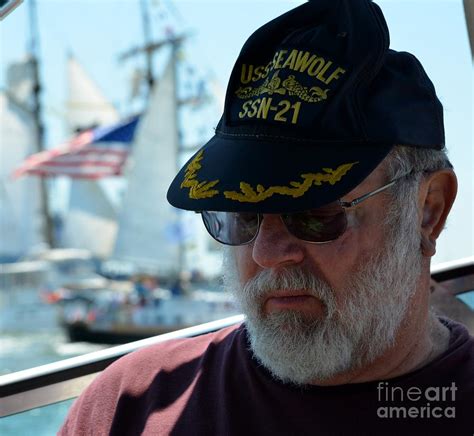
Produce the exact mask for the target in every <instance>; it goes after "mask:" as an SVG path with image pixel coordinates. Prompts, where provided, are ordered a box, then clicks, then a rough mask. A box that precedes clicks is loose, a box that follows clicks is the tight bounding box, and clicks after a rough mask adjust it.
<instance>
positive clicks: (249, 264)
mask: <svg viewBox="0 0 474 436" xmlns="http://www.w3.org/2000/svg"><path fill="white" fill-rule="evenodd" d="M252 247H253V245H252V244H250V245H242V246H240V247H235V248H234V250H235V252H234V253H235V265H236V267H237V271H238V273H239V278H240V281H241V283H244V282H246V281H248V279H250V278H252V277H253V276H254V275H255V274H256V273H257V271H258V269H259V267H258V265H257V264H256V263H255V262H254V261H253V257H252Z"/></svg>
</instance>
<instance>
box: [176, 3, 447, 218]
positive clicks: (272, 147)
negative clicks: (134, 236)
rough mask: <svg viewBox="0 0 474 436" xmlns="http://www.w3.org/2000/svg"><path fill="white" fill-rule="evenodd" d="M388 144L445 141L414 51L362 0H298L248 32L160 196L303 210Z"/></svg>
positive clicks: (351, 178)
mask: <svg viewBox="0 0 474 436" xmlns="http://www.w3.org/2000/svg"><path fill="white" fill-rule="evenodd" d="M398 144H401V145H407V146H414V147H425V148H434V149H441V148H443V146H444V127H443V109H442V105H441V103H440V102H439V100H438V98H437V97H436V92H435V89H434V87H433V84H432V83H431V81H430V79H429V78H428V76H427V74H426V73H425V71H424V69H423V67H422V66H421V64H420V62H419V61H418V60H417V59H416V58H415V57H414V56H413V55H411V54H410V53H405V52H396V51H394V50H390V49H389V33H388V28H387V25H386V23H385V19H384V17H383V14H382V11H381V10H380V8H379V7H378V6H377V5H376V4H375V3H373V2H372V1H369V0H314V1H309V2H307V3H305V4H303V5H301V6H299V7H297V8H295V9H293V10H291V11H289V12H287V13H286V14H283V15H281V16H280V17H278V18H276V19H274V20H272V21H270V22H269V23H267V24H265V25H264V26H262V27H261V28H260V29H258V30H257V31H256V32H255V33H253V34H252V35H251V36H250V38H249V39H248V40H247V42H246V43H245V45H244V46H243V48H242V50H241V53H240V55H239V57H238V59H237V62H236V64H235V66H234V69H233V71H232V74H231V77H230V80H229V85H228V88H227V94H226V100H225V106H224V114H223V115H222V118H221V120H220V122H219V124H218V126H217V128H216V132H215V135H214V137H213V138H211V140H210V141H209V142H208V143H207V144H206V145H204V147H202V148H201V149H200V150H199V151H198V152H197V153H196V154H195V155H194V156H193V157H192V158H191V159H190V160H189V161H188V162H187V163H186V164H185V165H184V167H183V168H182V169H181V171H180V172H179V173H178V175H177V176H176V178H175V179H174V181H173V182H172V184H171V186H170V188H169V190H168V201H169V202H170V203H171V204H172V205H173V206H175V207H178V208H182V209H188V210H219V211H255V212H261V213H280V212H293V211H299V210H307V209H311V208H315V207H318V206H321V205H324V204H327V203H329V202H331V201H334V200H336V199H338V198H340V197H342V196H343V195H344V194H346V193H347V192H349V191H351V190H352V189H353V188H355V187H356V186H357V185H358V184H359V183H361V182H362V181H363V180H364V179H365V178H366V177H367V176H368V175H369V174H370V173H371V172H372V171H373V170H374V169H375V167H376V166H377V165H378V164H379V163H380V162H381V161H382V160H383V159H384V157H385V156H386V155H387V154H388V153H389V151H390V150H391V149H392V147H393V146H394V145H398Z"/></svg>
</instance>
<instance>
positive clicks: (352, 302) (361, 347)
mask: <svg viewBox="0 0 474 436" xmlns="http://www.w3.org/2000/svg"><path fill="white" fill-rule="evenodd" d="M407 209H411V210H407ZM407 209H405V210H404V212H403V215H404V216H403V217H398V219H397V221H398V222H397V223H396V226H393V225H392V226H390V227H391V228H392V229H394V228H395V230H392V231H391V234H390V235H388V236H387V239H386V244H385V246H384V247H381V249H380V251H379V253H376V254H375V255H374V256H372V258H371V259H370V260H369V261H368V262H366V263H365V264H364V265H362V266H361V267H360V268H359V269H358V270H357V271H353V272H352V273H351V272H348V274H347V276H348V280H347V282H346V285H345V286H344V289H340V290H339V291H338V293H339V294H340V295H341V296H343V300H342V301H340V302H339V305H340V306H341V307H337V305H336V300H335V297H334V295H335V292H334V290H333V289H332V288H331V286H330V285H329V284H328V283H326V282H325V281H324V280H322V279H320V278H319V277H317V276H315V275H314V274H312V273H311V272H308V271H305V270H304V269H303V268H301V267H298V266H295V267H291V268H287V269H285V270H280V271H278V272H277V273H276V272H275V271H273V270H270V269H268V270H263V271H262V272H260V273H259V274H258V275H256V276H255V277H253V278H252V279H250V280H249V281H248V282H247V283H245V284H243V285H242V284H241V283H240V280H239V276H238V271H237V268H236V265H235V259H234V255H233V251H231V249H229V250H227V251H226V253H225V256H224V271H225V276H224V284H225V286H226V288H227V289H229V290H232V292H233V294H234V296H235V299H236V301H237V303H238V305H239V306H240V309H241V310H242V312H243V313H244V314H245V315H246V327H247V330H248V333H249V339H250V347H251V350H252V351H253V353H254V355H255V357H256V358H257V359H258V360H259V361H260V363H261V364H263V365H264V366H265V367H266V368H267V369H268V370H269V371H270V372H271V374H272V375H273V376H274V377H275V378H277V379H279V380H281V381H283V382H289V383H294V384H297V385H304V384H308V383H317V382H318V381H324V380H327V379H329V378H331V377H333V376H335V375H337V374H341V373H344V372H347V371H349V370H352V369H355V368H358V367H361V366H363V365H366V364H368V363H370V362H373V361H374V360H375V359H376V358H377V357H378V356H380V355H381V354H382V353H383V352H384V351H385V350H386V349H387V348H389V347H390V346H391V345H393V343H394V340H395V337H396V334H397V331H398V329H399V327H400V324H401V322H402V321H403V319H404V317H405V314H406V311H407V309H408V303H409V300H410V298H411V296H412V295H413V293H414V291H415V289H416V283H417V280H418V278H419V275H420V272H421V259H422V257H421V254H420V238H419V235H418V233H417V230H416V225H415V223H416V222H417V220H416V209H415V208H414V207H408V208H407ZM391 224H393V223H391ZM387 227H389V226H388V225H387ZM275 289H278V290H282V289H285V290H302V289H304V290H305V292H309V293H311V295H313V296H315V297H316V298H318V299H319V300H320V301H322V302H323V303H324V305H325V309H326V313H325V314H324V317H322V318H321V317H319V318H316V317H315V318H310V317H309V316H308V315H307V314H304V313H301V312H298V311H291V310H288V311H280V312H278V313H270V314H265V313H264V312H263V303H264V301H265V297H266V296H268V295H269V294H270V293H271V292H272V290H275Z"/></svg>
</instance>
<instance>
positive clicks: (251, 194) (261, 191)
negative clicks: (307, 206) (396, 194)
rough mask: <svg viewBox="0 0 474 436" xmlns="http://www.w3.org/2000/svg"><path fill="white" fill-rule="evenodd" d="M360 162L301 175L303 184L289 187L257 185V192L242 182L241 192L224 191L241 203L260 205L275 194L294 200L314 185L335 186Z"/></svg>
mask: <svg viewBox="0 0 474 436" xmlns="http://www.w3.org/2000/svg"><path fill="white" fill-rule="evenodd" d="M358 163H359V162H352V163H346V164H342V165H340V166H338V167H337V168H336V169H335V170H334V169H332V168H323V171H324V172H325V173H316V174H311V173H308V174H301V176H300V177H301V178H302V179H303V182H290V185H291V186H292V187H291V188H290V187H289V186H270V187H269V188H267V189H265V188H264V186H262V185H260V184H259V185H257V187H256V190H255V189H253V188H252V186H251V185H249V184H248V183H245V182H240V190H241V192H235V191H224V196H225V197H226V198H228V199H229V200H236V201H240V202H241V203H258V202H260V201H263V200H266V199H267V198H269V197H271V196H272V195H274V194H280V195H289V196H291V197H293V198H297V197H301V196H302V195H304V194H305V193H306V192H307V191H308V189H309V188H311V186H313V185H317V186H319V185H321V184H322V183H324V182H326V183H329V184H330V185H334V184H336V183H337V182H339V181H340V180H341V178H342V177H344V176H345V175H346V174H347V172H348V171H349V170H350V169H351V168H352V167H353V166H354V165H356V164H358Z"/></svg>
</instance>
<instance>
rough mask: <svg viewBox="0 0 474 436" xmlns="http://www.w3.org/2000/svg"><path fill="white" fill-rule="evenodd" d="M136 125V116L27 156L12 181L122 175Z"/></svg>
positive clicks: (88, 131)
mask: <svg viewBox="0 0 474 436" xmlns="http://www.w3.org/2000/svg"><path fill="white" fill-rule="evenodd" d="M137 124H138V116H136V117H132V118H129V119H127V120H125V121H122V122H120V123H118V124H114V125H112V126H106V127H97V128H93V129H89V130H85V131H84V132H82V133H80V134H79V135H77V136H75V137H74V138H72V139H70V140H69V141H67V142H66V143H64V144H62V145H60V146H59V147H57V148H54V149H51V150H45V151H42V152H40V153H36V154H33V155H31V156H29V157H28V158H27V159H26V160H25V161H24V162H23V164H22V165H21V166H20V167H19V168H18V169H17V170H15V172H14V173H13V177H14V178H16V177H20V176H22V175H24V174H35V175H39V176H43V177H48V176H68V177H71V178H75V179H99V178H101V177H110V176H118V175H121V174H122V168H123V165H124V163H125V161H126V159H127V156H128V153H129V150H130V147H131V144H132V141H133V135H134V133H135V129H136V127H137Z"/></svg>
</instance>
